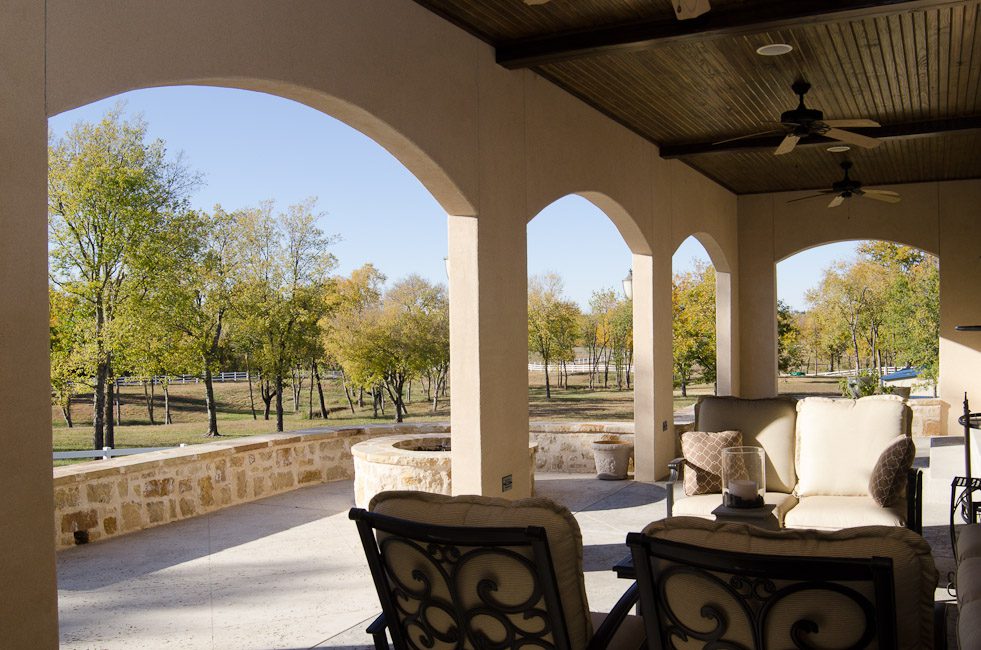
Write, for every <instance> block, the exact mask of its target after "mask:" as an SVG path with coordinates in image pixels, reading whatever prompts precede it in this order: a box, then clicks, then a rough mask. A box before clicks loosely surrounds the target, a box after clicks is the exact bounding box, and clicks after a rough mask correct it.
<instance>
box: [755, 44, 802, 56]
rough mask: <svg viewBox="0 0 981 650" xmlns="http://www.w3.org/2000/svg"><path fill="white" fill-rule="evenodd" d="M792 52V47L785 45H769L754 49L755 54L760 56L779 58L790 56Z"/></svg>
mask: <svg viewBox="0 0 981 650" xmlns="http://www.w3.org/2000/svg"><path fill="white" fill-rule="evenodd" d="M793 51H794V46H793V45H787V44H786V43H770V44H769V45H764V46H762V47H758V48H756V53H757V54H759V55H761V56H781V55H784V54H790V53H791V52H793Z"/></svg>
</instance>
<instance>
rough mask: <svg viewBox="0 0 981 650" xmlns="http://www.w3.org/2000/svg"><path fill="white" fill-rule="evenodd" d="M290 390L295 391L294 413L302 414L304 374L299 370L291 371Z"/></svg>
mask: <svg viewBox="0 0 981 650" xmlns="http://www.w3.org/2000/svg"><path fill="white" fill-rule="evenodd" d="M290 379H291V381H290V388H292V389H293V413H299V412H300V395H302V394H303V374H302V373H301V372H300V369H299V368H296V369H294V370H291V371H290Z"/></svg>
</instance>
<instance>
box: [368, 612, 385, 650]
mask: <svg viewBox="0 0 981 650" xmlns="http://www.w3.org/2000/svg"><path fill="white" fill-rule="evenodd" d="M386 627H388V626H387V625H386V623H385V614H384V613H382V614H379V615H378V618H376V619H375V620H373V621H372V622H371V625H369V626H368V627H367V629H365V632H367V633H368V634H370V635H371V636H372V637H374V640H375V650H388V647H389V646H388V637H387V636H385V628H386Z"/></svg>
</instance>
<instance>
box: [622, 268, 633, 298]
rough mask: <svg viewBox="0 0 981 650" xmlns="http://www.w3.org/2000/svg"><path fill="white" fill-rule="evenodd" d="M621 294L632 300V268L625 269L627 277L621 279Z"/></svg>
mask: <svg viewBox="0 0 981 650" xmlns="http://www.w3.org/2000/svg"><path fill="white" fill-rule="evenodd" d="M623 295H625V296H626V297H627V300H633V298H634V270H633V269H630V270H629V271H627V277H625V278H624V279H623Z"/></svg>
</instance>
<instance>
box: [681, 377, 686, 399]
mask: <svg viewBox="0 0 981 650" xmlns="http://www.w3.org/2000/svg"><path fill="white" fill-rule="evenodd" d="M681 396H682V397H688V382H687V381H685V380H684V379H682V380H681Z"/></svg>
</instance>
